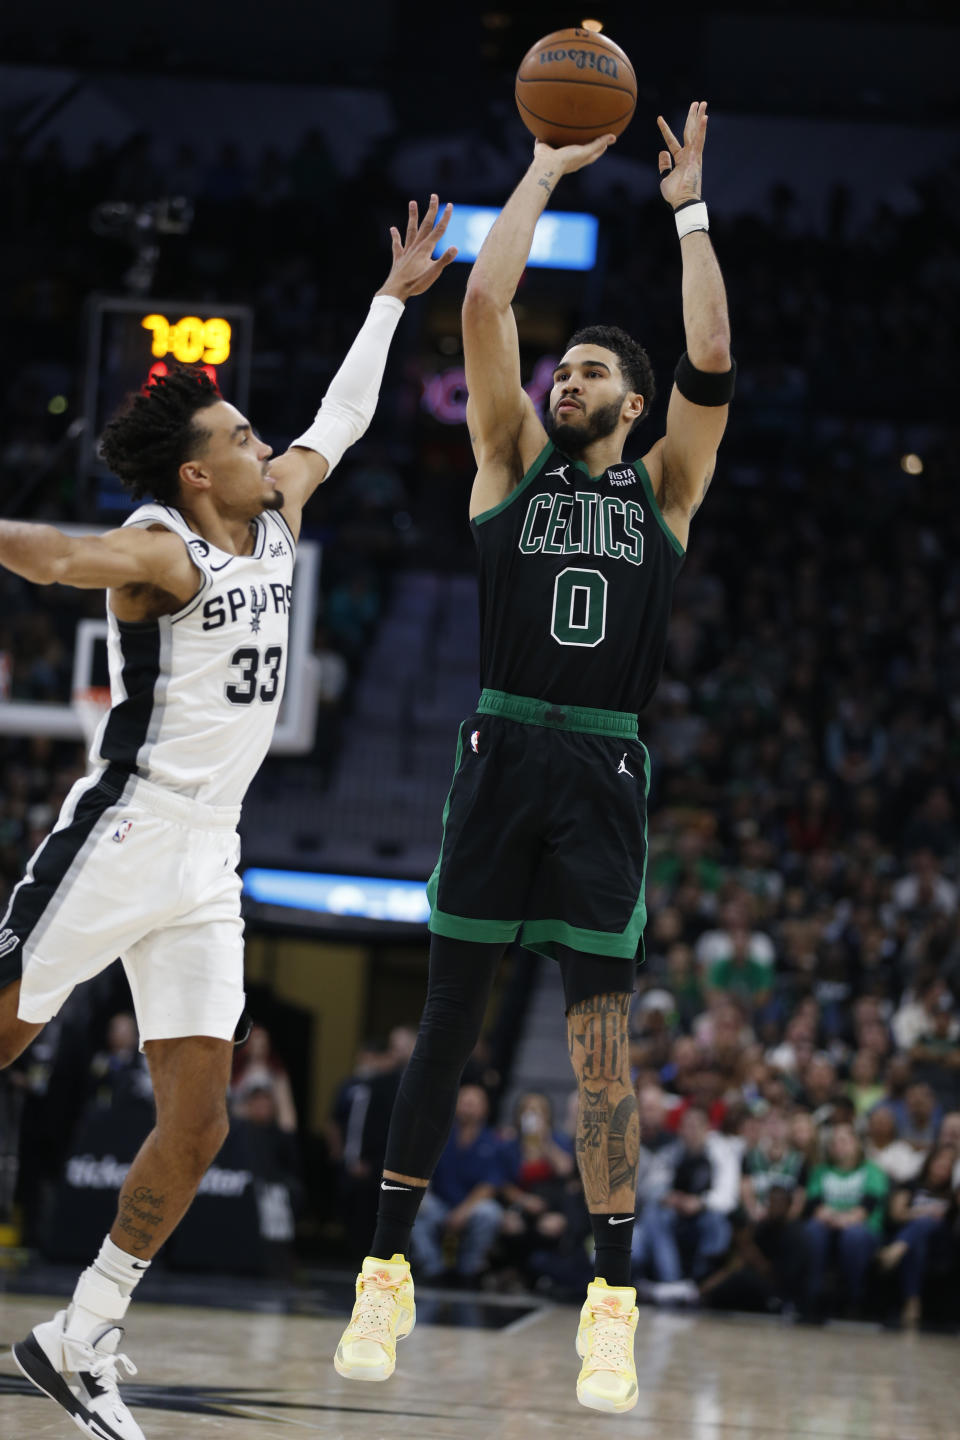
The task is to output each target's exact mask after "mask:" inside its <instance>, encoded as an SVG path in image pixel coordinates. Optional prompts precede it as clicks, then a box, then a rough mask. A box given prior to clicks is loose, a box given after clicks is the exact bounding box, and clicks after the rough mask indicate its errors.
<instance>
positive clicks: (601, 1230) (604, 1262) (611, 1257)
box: [590, 1211, 636, 1285]
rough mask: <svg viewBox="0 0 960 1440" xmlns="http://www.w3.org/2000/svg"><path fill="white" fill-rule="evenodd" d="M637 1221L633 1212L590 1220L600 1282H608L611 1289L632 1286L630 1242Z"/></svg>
mask: <svg viewBox="0 0 960 1440" xmlns="http://www.w3.org/2000/svg"><path fill="white" fill-rule="evenodd" d="M635 1218H636V1217H635V1216H634V1215H632V1214H631V1213H630V1212H629V1211H627V1212H624V1213H623V1214H619V1215H591V1216H590V1223H591V1224H592V1226H593V1243H594V1244H595V1245H596V1247H597V1258H596V1261H595V1264H594V1269H595V1272H596V1276H597V1279H598V1280H606V1282H607V1284H608V1285H629V1284H630V1242H631V1241H632V1239H633V1222H634V1219H635Z"/></svg>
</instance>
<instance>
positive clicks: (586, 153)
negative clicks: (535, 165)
mask: <svg viewBox="0 0 960 1440" xmlns="http://www.w3.org/2000/svg"><path fill="white" fill-rule="evenodd" d="M616 142H617V137H616V135H601V136H600V138H599V140H591V141H590V143H589V145H560V146H558V147H556V148H554V147H553V146H552V145H545V144H544V143H543V141H542V140H538V141H537V142H536V144H535V145H534V147H533V155H534V159H535V160H549V161H550V162H551V163H552V164H553V165H555V166H556V173H557V174H558V175H572V174H573V172H574V170H582V169H583V168H584V166H585V165H592V164H593V162H594V161H595V160H599V159H600V156H601V155H602V154H603V152H604V151H605V150H607V149H608V148H609V147H610V146H611V145H615V144H616Z"/></svg>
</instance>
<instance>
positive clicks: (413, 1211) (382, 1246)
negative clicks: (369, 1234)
mask: <svg viewBox="0 0 960 1440" xmlns="http://www.w3.org/2000/svg"><path fill="white" fill-rule="evenodd" d="M426 1193H427V1187H426V1186H425V1185H404V1183H403V1182H402V1181H401V1180H387V1179H383V1180H381V1181H380V1203H379V1205H378V1206H377V1228H376V1230H375V1231H374V1234H373V1244H372V1245H371V1247H370V1254H371V1255H374V1256H375V1257H376V1258H377V1259H378V1260H389V1259H390V1257H391V1256H393V1255H404V1256H405V1255H407V1252H408V1250H409V1249H410V1232H411V1230H412V1229H413V1222H414V1221H415V1220H416V1218H417V1211H418V1210H419V1209H420V1201H421V1200H422V1199H423V1197H424V1195H425V1194H426Z"/></svg>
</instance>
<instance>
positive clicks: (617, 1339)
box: [577, 1280, 640, 1415]
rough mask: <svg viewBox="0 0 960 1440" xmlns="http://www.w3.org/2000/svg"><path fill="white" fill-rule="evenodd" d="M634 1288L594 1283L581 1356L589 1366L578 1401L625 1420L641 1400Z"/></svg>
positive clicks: (580, 1337) (580, 1338) (584, 1313)
mask: <svg viewBox="0 0 960 1440" xmlns="http://www.w3.org/2000/svg"><path fill="white" fill-rule="evenodd" d="M639 1314H640V1312H639V1310H638V1309H637V1292H636V1290H634V1288H633V1286H632V1285H623V1286H619V1285H608V1284H607V1282H606V1280H594V1281H593V1282H592V1283H591V1284H590V1285H588V1286H587V1298H586V1300H585V1302H584V1306H583V1309H582V1310H581V1311H580V1328H579V1330H578V1331H577V1354H578V1355H579V1356H580V1358H581V1360H582V1361H583V1365H582V1366H581V1367H580V1374H579V1376H578V1377H577V1399H578V1400H579V1401H580V1404H581V1405H586V1407H587V1409H588V1410H607V1411H612V1412H613V1413H614V1414H616V1415H622V1414H623V1412H624V1411H625V1410H632V1409H633V1407H634V1405H636V1403H637V1399H638V1398H639V1392H638V1390H637V1367H636V1365H635V1363H634V1359H633V1336H634V1332H635V1331H636V1328H637V1319H638V1317H639Z"/></svg>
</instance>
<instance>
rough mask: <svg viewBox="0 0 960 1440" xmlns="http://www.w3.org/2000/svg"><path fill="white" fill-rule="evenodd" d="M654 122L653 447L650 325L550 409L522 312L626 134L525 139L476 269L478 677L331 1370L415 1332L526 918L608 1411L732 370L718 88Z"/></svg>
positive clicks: (632, 1302)
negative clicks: (701, 544) (552, 1040)
mask: <svg viewBox="0 0 960 1440" xmlns="http://www.w3.org/2000/svg"><path fill="white" fill-rule="evenodd" d="M658 124H659V127H660V130H661V133H662V135H663V139H664V142H665V145H666V148H665V149H664V150H663V151H662V152H661V154H660V159H659V168H660V177H661V178H660V190H661V194H662V195H663V198H664V199H665V200H666V201H667V203H668V204H669V205H670V207H671V209H672V210H673V212H674V219H675V222H676V226H677V230H678V233H679V237H680V250H681V258H682V265H683V283H682V301H683V322H684V329H685V334H686V351H685V353H684V354H683V356H682V357H681V359H680V362H679V364H678V366H677V370H676V375H675V380H674V385H673V389H672V392H671V396H670V401H669V405H668V409H667V423H666V434H665V435H664V436H663V437H662V438H660V439H658V440H657V441H656V442H655V443H654V444H653V445H652V446H650V448H648V449H647V450H646V453H643V452H642V450H641V447H640V446H639V445H637V443H636V440H635V438H634V436H633V431H634V428H635V427H636V426H637V425H638V424H639V423H640V422H642V421H643V420H644V419H645V418H646V415H647V411H648V409H649V407H650V403H651V401H652V399H653V394H654V384H653V375H652V373H651V368H650V362H649V360H648V357H647V355H646V352H645V351H644V350H643V349H642V348H641V346H640V345H639V344H638V343H637V342H636V341H635V340H633V339H631V338H630V336H628V335H626V334H625V333H624V332H623V331H622V330H619V329H616V328H614V327H610V326H606V325H594V326H590V327H589V328H587V329H584V330H579V331H577V333H576V334H575V335H572V336H571V337H570V341H569V344H568V345H567V348H566V352H565V354H564V356H563V358H562V360H561V361H560V363H559V365H558V366H557V369H556V372H555V375H554V383H553V388H552V390H551V392H550V396H549V408H548V410H547V412H546V414H545V416H544V419H543V420H541V418H540V416H539V415H538V414H537V413H536V411H535V409H534V406H533V404H532V402H531V400H530V399H529V397H528V396H527V395H526V393H525V392H524V390H523V389H522V387H521V383H520V351H519V343H518V337H517V328H516V323H515V320H514V316H513V312H512V310H511V302H512V300H513V296H514V293H515V291H516V288H517V284H518V282H519V280H520V276H521V274H522V272H523V269H524V266H525V265H526V263H527V257H528V255H529V252H530V246H531V243H532V240H533V233H534V227H535V225H536V223H537V220H538V219H539V217H540V215H541V213H542V212H543V210H544V208H545V206H546V204H547V201H548V200H549V199H550V197H551V196H552V194H553V192H554V190H555V189H556V187H557V185H558V184H559V183H560V181H561V180H562V179H563V177H564V175H568V174H571V173H572V172H573V171H575V170H580V169H582V168H583V167H584V166H585V165H592V164H594V163H595V162H596V161H597V160H599V159H600V157H601V156H602V155H603V153H604V151H605V150H606V149H607V147H608V145H609V144H610V143H611V142H612V140H613V137H612V136H610V135H608V136H605V137H603V138H601V139H599V140H596V141H594V142H593V143H591V144H588V145H571V146H565V147H563V148H561V149H551V148H549V147H547V146H546V145H542V144H537V145H536V147H535V150H534V159H533V164H532V165H531V166H530V168H529V170H528V171H527V173H526V175H525V176H524V178H523V179H522V180H521V182H520V184H519V186H518V187H517V189H516V190H515V191H514V193H513V195H512V196H511V198H510V199H509V201H508V202H507V204H506V206H505V207H504V209H503V211H502V213H501V214H500V216H499V217H498V219H497V221H496V223H495V225H494V226H493V228H492V230H491V231H490V233H489V235H488V236H487V238H486V241H485V242H484V245H483V247H482V249H481V251H480V254H479V256H478V257H477V261H476V263H475V265H474V267H473V271H472V273H471V275H470V279H469V282H468V285H467V292H466V297H465V300H464V306H463V341H464V354H465V360H466V373H467V385H468V389H469V396H470V398H469V403H468V406H467V423H468V426H469V429H470V438H471V441H472V444H473V450H474V455H475V458H476V462H477V473H476V479H475V480H474V483H473V491H472V495H471V500H470V520H471V526H472V529H473V534H474V538H475V540H476V543H477V547H478V550H479V553H480V616H481V667H482V683H483V687H484V688H483V691H482V694H481V697H480V703H479V705H478V707H477V711H476V713H475V714H473V715H471V716H470V717H469V718H468V719H466V720H465V721H464V722H463V725H462V726H461V728H460V740H459V745H458V750H457V762H456V769H455V772H454V778H453V784H452V787H451V790H450V794H449V797H448V800H447V807H446V809H445V811H444V830H443V842H442V848H441V853H440V858H439V860H438V862H437V866H436V869H435V870H434V873H433V876H432V878H431V880H430V884H429V895H430V901H431V918H430V930H431V932H432V938H431V947H430V970H429V981H428V990H427V1000H426V1006H425V1009H424V1012H423V1018H422V1020H421V1024H420V1031H419V1036H418V1040H417V1045H416V1049H415V1051H414V1054H413V1056H412V1058H411V1060H410V1064H409V1066H408V1068H407V1071H406V1073H405V1075H404V1077H403V1080H402V1082H401V1085H400V1090H399V1093H398V1096H397V1101H396V1105H395V1109H394V1113H393V1119H392V1123H391V1128H390V1135H389V1140H388V1144H387V1151H386V1165H385V1169H384V1172H383V1177H384V1178H383V1184H382V1189H381V1195H380V1205H379V1211H378V1223H377V1229H376V1233H375V1235H374V1239H373V1253H372V1255H371V1256H369V1257H368V1258H367V1259H366V1260H365V1261H364V1263H363V1268H362V1271H361V1274H360V1276H359V1278H358V1288H357V1302H356V1306H355V1309H354V1315H353V1319H352V1321H351V1324H350V1325H349V1326H348V1328H347V1330H346V1332H345V1334H344V1336H343V1338H342V1340H341V1342H340V1346H339V1348H338V1350H337V1354H336V1361H335V1363H336V1368H337V1370H338V1371H339V1373H340V1374H341V1375H346V1376H350V1377H352V1378H356V1379H370V1380H382V1379H386V1378H387V1376H388V1375H389V1374H390V1373H391V1372H392V1370H393V1368H394V1361H395V1343H396V1340H397V1339H399V1338H401V1337H402V1336H404V1335H406V1334H409V1332H410V1330H411V1329H412V1326H413V1320H414V1315H415V1311H414V1301H413V1284H412V1280H411V1276H410V1269H409V1265H408V1263H407V1260H406V1258H405V1257H406V1253H407V1250H408V1246H409V1244H410V1238H411V1232H412V1227H413V1224H414V1220H415V1217H416V1214H417V1208H418V1205H419V1203H420V1201H421V1199H422V1197H423V1194H424V1188H425V1186H426V1185H427V1184H428V1182H429V1179H430V1177H431V1175H432V1173H433V1170H434V1167H435V1166H436V1164H437V1161H438V1158H439V1156H440V1153H441V1151H442V1149H443V1146H444V1144H445V1142H446V1139H447V1135H448V1132H449V1130H450V1125H451V1119H452V1116H453V1111H454V1104H455V1099H456V1094H457V1087H458V1083H459V1079H460V1075H461V1073H462V1070H463V1067H464V1065H465V1063H466V1061H467V1058H468V1057H469V1055H470V1053H471V1051H472V1050H473V1047H474V1045H475V1043H476V1041H477V1038H478V1036H479V1033H480V1028H481V1024H482V1020H483V1015H484V1009H485V1006H486V1002H487V997H488V995H489V992H490V986H491V982H492V979H493V975H494V971H495V969H496V966H497V963H498V961H499V959H500V957H501V955H502V954H503V951H504V949H505V947H506V946H507V945H508V944H509V943H510V942H511V941H514V940H516V939H517V938H519V939H520V941H521V943H522V944H524V945H526V946H527V947H528V948H530V949H532V950H535V951H539V952H540V953H542V954H544V955H547V956H550V957H551V958H552V959H554V960H555V961H557V962H558V963H559V965H560V969H561V972H562V976H563V984H564V992H565V1002H566V1013H567V1039H568V1045H569V1051H570V1059H571V1062H572V1065H573V1070H574V1073H575V1075H576V1080H577V1087H578V1091H579V1102H580V1103H579V1118H578V1124H577V1137H576V1151H577V1158H578V1162H579V1168H580V1174H581V1176H582V1179H583V1185H584V1190H585V1192H586V1197H587V1203H588V1206H589V1210H590V1214H591V1218H592V1222H593V1231H594V1238H595V1241H596V1279H595V1280H594V1281H593V1283H592V1284H591V1285H590V1286H589V1288H588V1293H587V1298H586V1302H585V1304H584V1306H583V1309H582V1312H581V1319H580V1327H579V1331H578V1335H577V1349H578V1352H579V1354H580V1356H581V1358H582V1360H583V1365H582V1369H581V1371H580V1375H579V1379H578V1382H577V1396H578V1399H579V1400H580V1402H581V1404H583V1405H586V1406H587V1407H589V1408H592V1409H595V1410H601V1411H612V1412H622V1411H626V1410H629V1409H631V1408H632V1407H633V1406H634V1405H635V1404H636V1402H637V1396H638V1392H637V1376H636V1368H635V1364H634V1356H633V1337H634V1332H635V1329H636V1323H637V1308H636V1292H635V1291H634V1289H633V1288H632V1287H631V1285H630V1241H631V1232H632V1229H633V1220H634V1207H635V1196H636V1181H637V1161H638V1147H639V1122H638V1117H637V1110H636V1102H635V1100H634V1095H633V1090H632V1087H631V1083H630V1065H629V1055H628V1037H627V1012H628V1008H629V1004H630V997H631V993H632V991H633V984H634V975H635V964H636V956H637V952H638V947H639V946H640V944H641V936H642V932H643V927H644V922H645V919H646V910H645V905H644V876H645V871H646V860H647V844H646V823H647V815H646V797H647V788H648V781H649V757H648V755H647V751H646V748H645V747H644V745H643V744H642V743H641V741H640V740H639V739H638V735H637V714H638V712H639V711H641V710H643V708H644V706H645V705H647V703H648V702H649V700H650V698H651V696H652V695H653V693H654V690H655V689H656V686H657V682H658V680H659V676H660V671H661V668H662V664H663V657H664V651H665V648H666V643H667V627H668V621H669V614H670V605H671V595H672V590H673V586H674V582H675V580H676V578H677V574H678V572H679V570H680V566H681V563H682V561H683V555H684V551H685V548H686V545H687V540H688V536H689V531H690V522H691V520H692V519H693V516H694V515H695V513H696V511H697V509H698V507H699V506H700V504H701V502H702V501H703V498H704V495H705V494H706V490H707V487H708V485H709V483H710V479H711V476H712V475H713V469H714V463H715V459H716V453H717V447H718V446H719V444H720V440H721V437H722V435H723V432H724V427H725V425H726V421H727V407H728V403H729V401H730V399H731V396H732V394H733V385H734V365H733V362H732V360H731V356H730V330H729V322H728V317H727V305H726V297H725V294H724V286H723V280H722V278H721V275H720V269H719V266H718V264H717V260H716V257H715V255H714V252H713V247H712V245H711V243H710V237H709V235H708V233H707V207H706V205H705V204H704V203H703V200H702V198H701V165H702V155H703V145H704V138H705V135H706V128H707V107H706V105H705V104H704V103H702V102H701V103H694V104H693V105H691V107H690V110H689V113H688V115H687V119H686V125H685V128H684V132H683V141H682V143H681V142H680V141H679V140H678V139H677V138H676V136H675V135H674V134H673V132H672V131H671V130H670V128H669V126H668V125H667V124H666V122H665V121H664V120H663V119H662V118H661V119H659V120H658ZM625 452H626V453H627V455H628V456H630V457H634V456H635V457H637V458H628V459H624V458H623V457H624V453H625ZM461 1208H462V1207H461ZM414 1239H415V1237H414Z"/></svg>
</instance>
